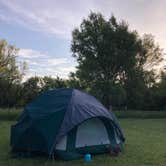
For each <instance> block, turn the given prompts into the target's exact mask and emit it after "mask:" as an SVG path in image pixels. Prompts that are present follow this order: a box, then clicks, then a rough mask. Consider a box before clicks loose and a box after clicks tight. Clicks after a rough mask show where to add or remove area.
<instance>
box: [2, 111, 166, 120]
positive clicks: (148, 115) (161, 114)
mask: <svg viewBox="0 0 166 166" xmlns="http://www.w3.org/2000/svg"><path fill="white" fill-rule="evenodd" d="M22 110H23V109H21V108H20V109H16V108H12V109H11V108H9V109H7V108H6V109H2V108H0V120H9V121H15V120H16V119H17V118H18V116H19V115H20V113H21V111H22ZM114 113H115V114H116V116H117V117H118V118H136V119H137V118H139V119H154V118H156V119H162V118H166V111H136V110H130V111H114Z"/></svg>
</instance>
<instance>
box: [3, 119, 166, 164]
mask: <svg viewBox="0 0 166 166" xmlns="http://www.w3.org/2000/svg"><path fill="white" fill-rule="evenodd" d="M13 123H14V121H6V120H5V121H4V120H0V166H68V165H69V166H70V165H71V166H84V165H85V166H86V165H91V166H165V165H166V119H120V123H121V126H122V128H123V129H124V132H125V136H126V143H125V147H124V152H123V153H122V154H121V155H120V156H119V157H111V156H109V155H108V154H105V155H97V156H92V159H93V161H92V162H91V163H88V164H87V163H84V161H83V159H80V160H76V161H67V162H65V161H48V162H46V161H47V159H46V158H34V159H13V158H11V156H10V153H9V150H10V147H9V138H10V126H11V124H13Z"/></svg>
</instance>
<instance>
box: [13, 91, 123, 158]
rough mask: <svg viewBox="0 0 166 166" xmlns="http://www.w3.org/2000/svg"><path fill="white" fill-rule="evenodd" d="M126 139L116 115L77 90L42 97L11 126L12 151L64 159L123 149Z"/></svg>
mask: <svg viewBox="0 0 166 166" xmlns="http://www.w3.org/2000/svg"><path fill="white" fill-rule="evenodd" d="M124 140H125V138H124V135H123V132H122V130H121V128H120V126H119V123H118V121H117V119H116V117H115V115H114V114H113V113H112V112H111V111H108V110H107V109H106V108H105V107H104V106H103V105H102V104H101V103H100V102H99V101H97V99H96V98H95V97H93V96H91V95H89V94H87V93H84V92H82V91H79V90H77V89H58V90H50V91H47V92H45V93H43V94H41V95H40V96H39V97H37V98H36V99H35V100H33V101H32V102H31V103H30V104H29V105H27V106H26V108H25V109H24V111H23V112H22V114H21V115H20V117H19V119H18V121H17V123H16V124H15V125H13V126H12V127H11V147H12V151H13V152H15V153H27V152H28V153H31V154H38V153H44V154H47V155H48V156H50V155H56V156H59V157H61V158H62V159H64V160H72V159H76V158H80V157H82V156H83V155H84V154H86V153H92V154H98V153H105V152H108V151H109V150H110V149H116V148H119V149H122V146H123V143H124Z"/></svg>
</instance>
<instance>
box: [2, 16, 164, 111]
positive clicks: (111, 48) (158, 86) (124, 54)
mask: <svg viewBox="0 0 166 166" xmlns="http://www.w3.org/2000/svg"><path fill="white" fill-rule="evenodd" d="M18 51H19V50H18V49H17V48H15V47H14V46H12V45H8V44H7V42H6V41H5V40H2V41H1V42H0V107H23V106H25V105H26V104H27V103H29V102H30V101H31V100H33V99H34V98H35V97H36V96H38V95H39V94H40V93H43V92H45V91H47V90H51V89H58V88H77V89H81V90H84V91H86V92H88V93H90V94H92V95H94V96H96V97H97V98H98V99H99V100H100V101H101V102H102V103H103V104H104V105H105V106H106V107H107V108H110V107H111V108H113V109H133V110H134V109H135V110H166V71H165V69H164V67H163V68H162V70H160V71H159V70H158V71H157V70H156V69H155V68H156V66H159V65H161V64H162V61H163V57H164V56H165V55H164V52H163V50H162V49H161V48H160V47H159V45H158V44H156V42H155V40H154V37H153V36H152V35H150V34H145V35H144V36H142V37H140V36H139V34H138V33H137V32H136V31H135V30H134V31H131V30H130V29H129V27H128V24H127V23H126V22H125V21H121V22H118V21H117V20H116V18H115V17H114V16H112V17H111V18H110V19H108V20H106V19H105V18H104V17H103V16H102V15H101V14H100V13H90V15H89V16H88V18H87V19H84V20H83V21H82V23H81V25H80V27H79V28H76V29H74V30H73V32H72V42H71V51H72V53H73V54H72V55H73V57H74V58H75V59H76V60H77V62H78V66H77V67H76V72H75V73H70V76H69V78H68V79H61V78H59V77H57V78H53V77H48V76H45V77H38V76H36V77H31V78H29V79H28V80H26V81H25V82H22V78H23V77H24V75H25V74H26V64H25V63H21V64H18V63H16V59H17V54H18Z"/></svg>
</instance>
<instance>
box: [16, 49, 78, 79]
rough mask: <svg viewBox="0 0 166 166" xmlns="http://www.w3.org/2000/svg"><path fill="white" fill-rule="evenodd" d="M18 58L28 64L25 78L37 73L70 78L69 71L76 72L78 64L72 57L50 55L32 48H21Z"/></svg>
mask: <svg viewBox="0 0 166 166" xmlns="http://www.w3.org/2000/svg"><path fill="white" fill-rule="evenodd" d="M17 60H18V62H20V61H21V62H22V61H25V62H27V64H28V70H27V74H26V76H25V78H24V80H26V79H27V78H29V77H31V76H36V75H38V76H46V75H47V76H52V77H57V76H59V77H61V78H68V76H69V73H70V72H74V71H75V66H76V63H75V62H74V61H72V60H71V59H68V58H64V57H62V58H59V57H55V56H50V55H48V54H46V53H42V52H40V51H37V50H32V49H20V51H19V54H18V58H17Z"/></svg>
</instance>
